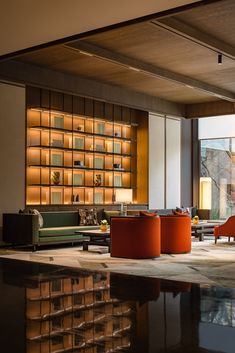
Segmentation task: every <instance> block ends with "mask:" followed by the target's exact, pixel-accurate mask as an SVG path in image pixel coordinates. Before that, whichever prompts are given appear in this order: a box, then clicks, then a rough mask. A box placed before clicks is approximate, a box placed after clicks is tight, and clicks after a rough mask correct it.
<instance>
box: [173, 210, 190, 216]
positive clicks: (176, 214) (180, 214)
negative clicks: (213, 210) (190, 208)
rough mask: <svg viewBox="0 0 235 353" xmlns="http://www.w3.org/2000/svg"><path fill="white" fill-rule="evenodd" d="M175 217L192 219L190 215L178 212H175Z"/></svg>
mask: <svg viewBox="0 0 235 353" xmlns="http://www.w3.org/2000/svg"><path fill="white" fill-rule="evenodd" d="M174 215H175V216H181V217H182V216H183V217H190V214H189V213H188V212H177V211H174Z"/></svg>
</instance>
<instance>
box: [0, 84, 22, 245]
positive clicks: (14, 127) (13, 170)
mask: <svg viewBox="0 0 235 353" xmlns="http://www.w3.org/2000/svg"><path fill="white" fill-rule="evenodd" d="M0 161H1V173H0V191H1V192H0V195H1V197H0V229H1V227H2V213H3V212H16V211H18V209H19V208H22V207H24V204H25V88H24V87H20V86H14V85H11V84H5V83H0ZM0 234H1V233H0ZM0 240H1V236H0Z"/></svg>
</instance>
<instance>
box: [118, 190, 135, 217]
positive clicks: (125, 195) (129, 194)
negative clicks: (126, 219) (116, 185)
mask: <svg viewBox="0 0 235 353" xmlns="http://www.w3.org/2000/svg"><path fill="white" fill-rule="evenodd" d="M115 201H116V203H120V204H121V210H120V213H121V215H123V216H126V215H127V204H128V203H132V201H133V190H132V189H117V190H116V193H115Z"/></svg>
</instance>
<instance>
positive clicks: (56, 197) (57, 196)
mask: <svg viewBox="0 0 235 353" xmlns="http://www.w3.org/2000/svg"><path fill="white" fill-rule="evenodd" d="M51 203H52V204H53V205H59V204H61V203H62V193H61V192H60V191H53V192H52V193H51Z"/></svg>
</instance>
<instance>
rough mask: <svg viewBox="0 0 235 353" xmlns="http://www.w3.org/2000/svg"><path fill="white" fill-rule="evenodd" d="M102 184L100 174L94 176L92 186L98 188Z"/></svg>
mask: <svg viewBox="0 0 235 353" xmlns="http://www.w3.org/2000/svg"><path fill="white" fill-rule="evenodd" d="M101 183H102V179H101V174H95V178H94V186H100V185H101Z"/></svg>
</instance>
